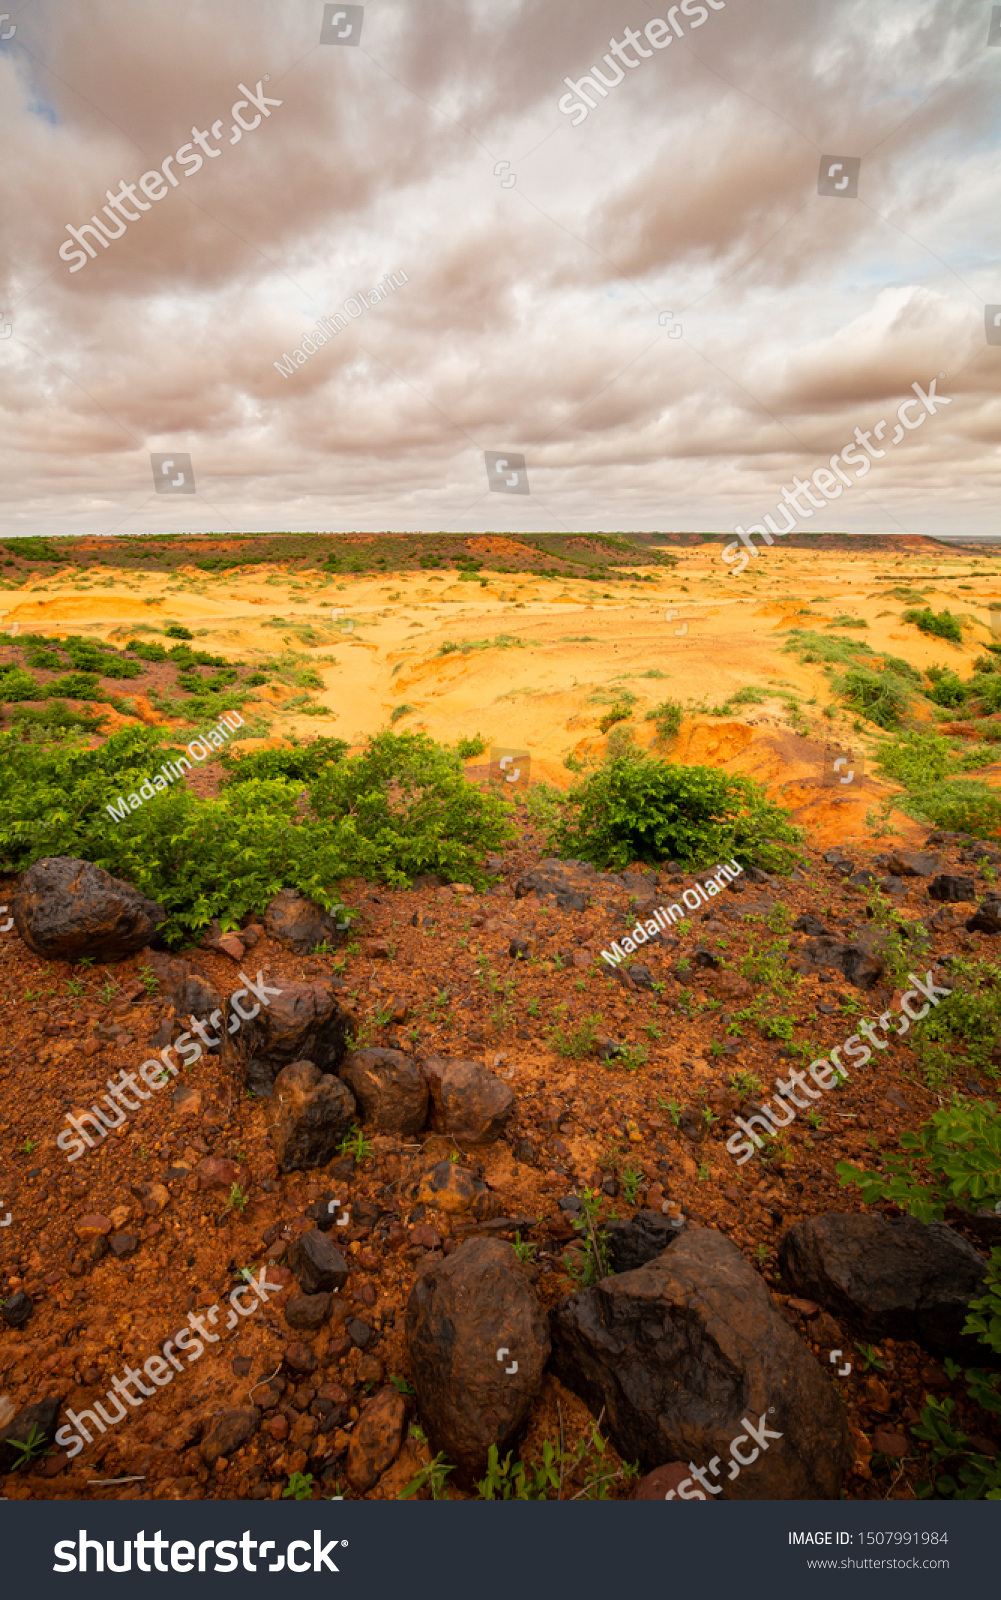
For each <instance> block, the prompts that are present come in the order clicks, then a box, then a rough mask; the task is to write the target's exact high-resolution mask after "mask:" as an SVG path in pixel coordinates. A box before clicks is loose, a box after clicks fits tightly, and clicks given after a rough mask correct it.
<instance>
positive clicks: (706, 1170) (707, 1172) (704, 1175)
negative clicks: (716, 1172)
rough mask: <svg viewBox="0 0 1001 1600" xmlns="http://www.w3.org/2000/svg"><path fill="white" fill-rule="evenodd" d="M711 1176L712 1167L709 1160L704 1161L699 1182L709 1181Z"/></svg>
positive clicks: (700, 1169)
mask: <svg viewBox="0 0 1001 1600" xmlns="http://www.w3.org/2000/svg"><path fill="white" fill-rule="evenodd" d="M711 1177H712V1168H711V1167H710V1165H709V1163H708V1161H703V1163H702V1165H701V1167H700V1168H699V1182H700V1183H708V1182H709V1179H710V1178H711Z"/></svg>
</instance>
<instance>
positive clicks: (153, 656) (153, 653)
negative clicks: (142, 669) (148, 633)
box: [125, 639, 167, 661]
mask: <svg viewBox="0 0 1001 1600" xmlns="http://www.w3.org/2000/svg"><path fill="white" fill-rule="evenodd" d="M125 648H126V650H128V651H130V652H131V654H132V655H134V656H138V657H139V659H140V661H166V660H167V651H166V649H165V647H164V646H163V645H162V644H155V643H153V642H152V641H151V642H150V643H149V644H144V643H143V641H142V640H141V639H130V640H129V642H128V644H127V645H126V646H125Z"/></svg>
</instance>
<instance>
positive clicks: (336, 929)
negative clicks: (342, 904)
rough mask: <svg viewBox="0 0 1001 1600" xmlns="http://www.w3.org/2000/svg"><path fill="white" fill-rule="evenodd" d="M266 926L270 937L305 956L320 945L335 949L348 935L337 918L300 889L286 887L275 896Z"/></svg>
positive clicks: (267, 913)
mask: <svg viewBox="0 0 1001 1600" xmlns="http://www.w3.org/2000/svg"><path fill="white" fill-rule="evenodd" d="M264 927H265V930H266V932H267V934H268V937H269V938H271V939H274V940H275V941H276V943H278V944H283V945H284V946H285V948H286V949H287V950H294V951H295V952H296V954H297V955H303V956H308V955H311V954H312V952H313V951H314V950H315V949H316V947H317V945H320V944H327V945H330V946H331V947H332V948H333V947H335V946H337V945H339V944H340V943H341V942H342V940H343V938H344V928H343V927H341V926H340V925H339V924H338V921H337V918H336V917H333V916H331V914H330V912H329V911H324V909H323V907H322V906H320V905H317V903H316V901H315V900H310V899H309V898H308V896H307V895H304V894H300V893H299V890H298V889H282V890H281V891H280V892H279V893H278V894H276V895H275V897H274V899H273V900H272V901H271V903H270V905H269V906H268V908H267V910H266V911H265V913H264Z"/></svg>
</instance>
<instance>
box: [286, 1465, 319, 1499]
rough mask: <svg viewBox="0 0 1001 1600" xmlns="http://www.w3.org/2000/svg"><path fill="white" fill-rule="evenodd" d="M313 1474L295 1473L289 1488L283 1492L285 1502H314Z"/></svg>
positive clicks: (290, 1478)
mask: <svg viewBox="0 0 1001 1600" xmlns="http://www.w3.org/2000/svg"><path fill="white" fill-rule="evenodd" d="M312 1498H313V1474H312V1473H311V1472H293V1473H292V1474H291V1475H290V1477H289V1480H288V1487H287V1488H285V1489H283V1490H282V1499H283V1500H312Z"/></svg>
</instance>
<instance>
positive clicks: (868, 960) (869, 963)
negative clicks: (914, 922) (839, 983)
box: [800, 930, 886, 989]
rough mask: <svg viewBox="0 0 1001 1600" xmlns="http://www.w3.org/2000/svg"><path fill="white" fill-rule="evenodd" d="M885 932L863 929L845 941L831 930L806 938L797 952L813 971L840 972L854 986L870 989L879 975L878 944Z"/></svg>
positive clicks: (882, 961)
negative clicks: (821, 935) (813, 937)
mask: <svg viewBox="0 0 1001 1600" xmlns="http://www.w3.org/2000/svg"><path fill="white" fill-rule="evenodd" d="M885 941H886V935H885V934H884V933H882V931H881V930H876V931H873V932H869V931H868V930H863V931H862V932H860V933H858V934H856V935H855V936H854V937H853V938H851V939H849V940H848V941H847V943H846V942H844V941H842V940H840V939H836V938H835V937H834V936H833V935H831V934H825V935H824V937H823V938H817V939H808V940H807V942H806V944H805V946H804V947H803V949H802V951H801V952H800V953H801V954H802V955H803V956H804V957H805V958H806V961H807V962H808V964H809V966H810V967H812V968H813V969H814V970H815V971H825V970H826V971H834V972H840V973H841V975H842V977H844V978H847V980H848V982H849V983H853V984H854V985H855V986H856V988H858V989H872V988H873V987H874V986H875V985H876V984H877V983H878V982H879V979H880V978H881V977H882V975H883V970H884V968H885V966H886V961H885V959H884V957H883V954H882V949H881V946H882V945H883V944H884V943H885Z"/></svg>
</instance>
